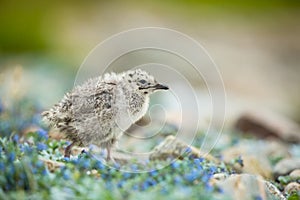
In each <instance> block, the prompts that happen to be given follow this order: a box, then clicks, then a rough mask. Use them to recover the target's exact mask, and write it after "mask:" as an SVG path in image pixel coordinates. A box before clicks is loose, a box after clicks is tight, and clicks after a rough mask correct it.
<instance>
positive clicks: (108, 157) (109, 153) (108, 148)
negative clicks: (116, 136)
mask: <svg viewBox="0 0 300 200" xmlns="http://www.w3.org/2000/svg"><path fill="white" fill-rule="evenodd" d="M106 150H107V157H106V161H107V162H108V161H110V160H111V161H112V162H113V163H116V161H115V160H114V158H113V157H112V156H111V147H106Z"/></svg>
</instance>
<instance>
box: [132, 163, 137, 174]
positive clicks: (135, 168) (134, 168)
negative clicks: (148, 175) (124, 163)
mask: <svg viewBox="0 0 300 200" xmlns="http://www.w3.org/2000/svg"><path fill="white" fill-rule="evenodd" d="M131 169H132V171H134V172H136V171H137V170H138V166H137V165H136V164H132V165H131Z"/></svg>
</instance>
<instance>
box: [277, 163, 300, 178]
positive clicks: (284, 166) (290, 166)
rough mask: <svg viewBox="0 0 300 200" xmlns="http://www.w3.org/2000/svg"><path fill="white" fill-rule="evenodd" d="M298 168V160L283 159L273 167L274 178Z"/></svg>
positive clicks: (299, 165) (299, 166)
mask: <svg viewBox="0 0 300 200" xmlns="http://www.w3.org/2000/svg"><path fill="white" fill-rule="evenodd" d="M299 168H300V158H285V159H283V160H281V161H279V162H278V163H277V164H276V165H275V167H274V176H275V178H278V176H284V175H287V174H289V173H290V172H292V171H293V170H295V169H299Z"/></svg>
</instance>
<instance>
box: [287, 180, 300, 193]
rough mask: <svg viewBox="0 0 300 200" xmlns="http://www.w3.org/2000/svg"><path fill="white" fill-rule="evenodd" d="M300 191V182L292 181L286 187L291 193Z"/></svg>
mask: <svg viewBox="0 0 300 200" xmlns="http://www.w3.org/2000/svg"><path fill="white" fill-rule="evenodd" d="M298 191H300V184H299V183H296V182H291V183H289V184H288V185H287V186H285V188H284V192H286V193H288V194H291V193H293V192H298Z"/></svg>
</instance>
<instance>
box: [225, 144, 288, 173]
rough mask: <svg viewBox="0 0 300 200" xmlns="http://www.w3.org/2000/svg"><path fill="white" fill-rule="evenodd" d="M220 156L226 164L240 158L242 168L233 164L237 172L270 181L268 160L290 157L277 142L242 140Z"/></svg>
mask: <svg viewBox="0 0 300 200" xmlns="http://www.w3.org/2000/svg"><path fill="white" fill-rule="evenodd" d="M254 147H255V148H254ZM222 156H223V160H224V161H225V162H226V163H231V161H232V160H234V159H236V158H238V157H239V156H241V158H242V160H243V167H242V166H241V165H239V164H235V165H234V168H235V170H236V171H237V172H240V173H241V172H242V173H250V174H255V175H261V176H263V177H264V178H269V179H270V178H272V177H273V170H272V166H271V163H270V161H269V160H270V159H272V158H273V159H277V158H282V157H290V154H289V151H288V148H287V147H286V145H285V144H284V143H281V142H278V141H272V140H271V141H264V140H262V141H257V140H242V141H240V142H239V143H238V144H237V145H236V146H233V147H230V148H228V149H225V150H224V151H223V152H222Z"/></svg>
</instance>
